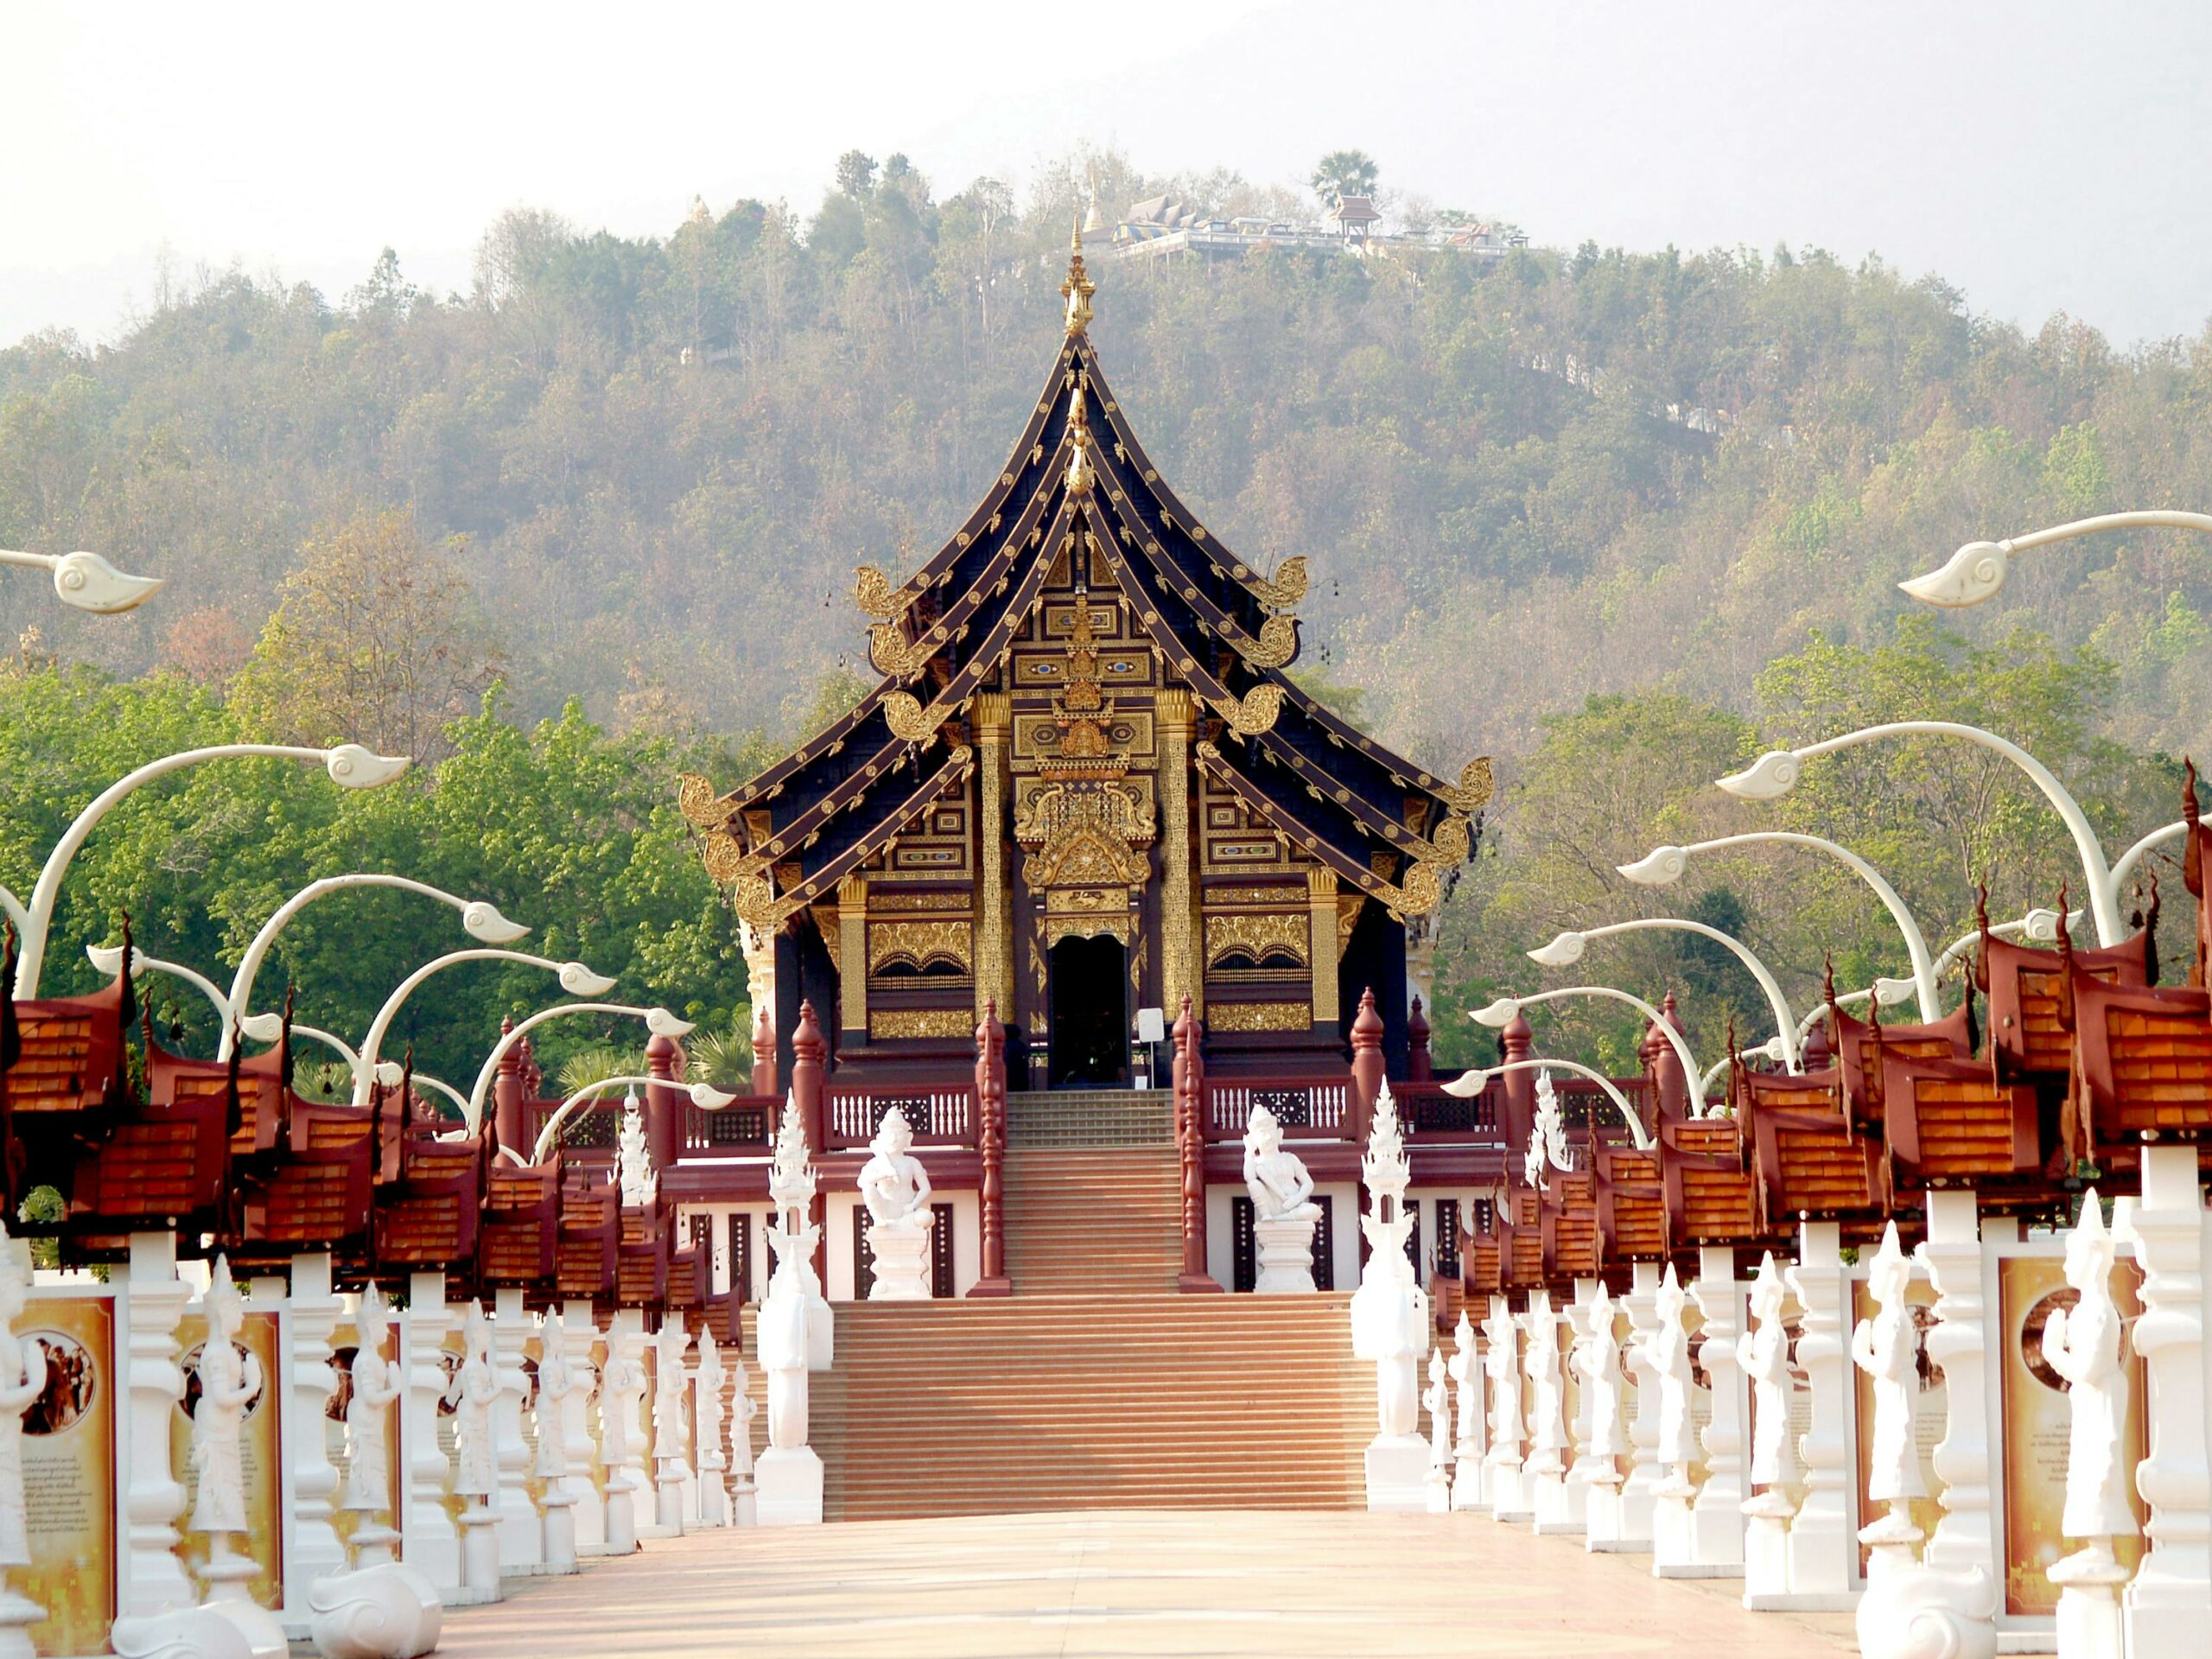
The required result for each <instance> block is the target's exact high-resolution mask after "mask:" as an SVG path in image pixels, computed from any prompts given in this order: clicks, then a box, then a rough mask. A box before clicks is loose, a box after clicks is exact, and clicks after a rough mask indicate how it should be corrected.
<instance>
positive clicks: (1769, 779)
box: [1719, 720, 2140, 945]
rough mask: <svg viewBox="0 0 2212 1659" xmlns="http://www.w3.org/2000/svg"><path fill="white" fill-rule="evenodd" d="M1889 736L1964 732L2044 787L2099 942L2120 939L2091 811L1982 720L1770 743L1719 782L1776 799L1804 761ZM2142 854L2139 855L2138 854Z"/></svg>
mask: <svg viewBox="0 0 2212 1659" xmlns="http://www.w3.org/2000/svg"><path fill="white" fill-rule="evenodd" d="M1885 737H1961V738H1964V739H1965V740H1966V741H1967V742H1969V743H1975V744H1979V745H1980V747H1983V748H1985V749H1988V750H1990V751H1991V752H1992V753H1997V754H2001V755H2003V756H2004V757H2005V759H2006V760H2010V761H2011V762H2012V764H2013V765H2014V766H2018V768H2019V769H2020V770H2021V771H2022V772H2025V773H2027V775H2028V778H2029V780H2030V781H2031V783H2033V784H2034V785H2035V786H2036V787H2037V789H2039V790H2041V791H2043V796H2044V799H2045V800H2047V801H2049V802H2050V804H2051V806H2052V808H2053V809H2054V810H2056V812H2057V814H2058V816H2059V817H2060V818H2061V819H2063V821H2064V822H2065V824H2066V828H2067V831H2068V833H2069V834H2070V835H2071V836H2073V837H2074V848H2075V852H2076V853H2078V854H2079V855H2080V856H2081V860H2082V878H2083V880H2084V882H2085V884H2086V885H2087V886H2088V889H2089V914H2090V915H2091V916H2092V917H2093V918H2095V921H2096V925H2097V943H2098V944H2104V945H2112V944H2119V943H2120V901H2119V887H2118V884H2117V883H2116V882H2115V881H2114V880H2113V869H2112V866H2110V865H2108V864H2107V863H2106V862H2105V853H2104V849H2103V848H2102V847H2101V846H2100V845H2099V844H2098V842H2097V836H2096V831H2095V830H2094V829H2091V828H2090V827H2089V820H2088V815H2087V814H2086V813H2084V812H2083V811H2082V804H2081V803H2080V802H2079V801H2077V800H2075V798H2074V797H2073V796H2072V795H2071V794H2070V793H2069V792H2068V791H2067V788H2066V785H2063V784H2062V783H2060V782H2059V781H2058V779H2057V778H2056V776H2055V775H2054V774H2053V773H2052V772H2051V770H2050V767H2048V766H2044V763H2043V762H2042V761H2040V760H2037V759H2036V758H2035V756H2033V755H2032V754H2030V753H2028V752H2027V751H2026V750H2025V749H2024V748H2022V747H2020V746H2019V745H2018V744H2017V743H2014V742H2012V741H2010V740H2008V739H2005V738H2002V737H1999V736H1998V735H1997V734H1995V733H1994V732H1985V731H1983V730H1982V729H1981V728H1980V727H1979V726H1961V725H1960V724H1958V723H1957V722H1956V721H1948V720H1896V721H1890V722H1888V723H1887V724H1885V725H1881V726H1869V727H1867V728H1866V729H1865V730H1864V731H1858V732H1846V733H1845V734H1843V735H1842V736H1840V737H1831V738H1827V739H1824V740H1822V741H1821V742H1818V743H1808V744H1807V745H1806V746H1805V747H1803V748H1802V749H1771V750H1769V751H1768V752H1767V753H1764V754H1763V755H1761V756H1760V757H1759V758H1758V760H1754V761H1753V762H1752V763H1751V765H1750V766H1746V767H1745V768H1744V770H1743V771H1741V772H1733V773H1731V774H1730V775H1729V776H1728V777H1726V778H1723V779H1720V780H1719V781H1720V787H1721V788H1723V789H1725V790H1726V791H1728V792H1729V793H1730V794H1731V795H1734V796H1738V797H1739V798H1742V799H1744V800H1747V801H1772V800H1778V799H1780V798H1782V797H1783V796H1784V795H1787V794H1788V793H1789V791H1791V790H1792V789H1794V788H1796V785H1797V780H1798V779H1799V778H1800V777H1802V775H1803V773H1804V763H1805V762H1806V761H1808V760H1813V759H1815V757H1817V756H1820V755H1823V754H1833V753H1835V752H1836V751H1837V750H1839V749H1851V748H1857V747H1859V745H1861V744H1863V743H1872V742H1874V741H1877V740H1878V739H1880V738H1885ZM2138 856H2140V855H2138Z"/></svg>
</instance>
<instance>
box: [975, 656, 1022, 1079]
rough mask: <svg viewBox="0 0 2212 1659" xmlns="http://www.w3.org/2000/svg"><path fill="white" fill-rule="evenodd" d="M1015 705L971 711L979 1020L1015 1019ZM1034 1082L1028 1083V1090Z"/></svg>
mask: <svg viewBox="0 0 2212 1659" xmlns="http://www.w3.org/2000/svg"><path fill="white" fill-rule="evenodd" d="M1013 707H1014V704H1013V699H1011V698H1010V697H1008V696H1007V694H1006V693H1005V692H1003V691H986V692H983V693H982V694H981V695H980V696H977V697H976V701H975V702H974V704H973V705H972V707H971V709H970V714H971V716H972V718H973V721H974V724H975V730H976V754H977V758H978V760H979V761H980V762H981V764H980V765H979V766H978V767H977V769H976V786H977V788H978V789H979V790H980V791H981V792H982V807H981V809H980V810H979V811H978V813H977V815H976V840H977V842H979V844H980V845H981V848H982V872H983V883H982V899H981V902H980V903H979V905H978V906H977V909H976V1020H978V1021H979V1022H980V1021H981V1020H982V1019H983V1017H984V1010H985V1008H986V1007H987V1006H988V1004H990V1003H991V1002H992V1001H996V1002H997V1004H998V1006H999V1007H1001V1008H1003V1009H1004V1010H1005V1011H1006V1012H1007V1014H1008V1015H1009V1016H1011V1015H1012V1014H1014V922H1013V915H1014V906H1013V903H1012V899H1011V895H1010V893H1009V892H1008V890H1007V857H1006V849H1007V823H1006V779H1007V745H1008V743H1009V741H1011V738H1012V735H1013V724H1012V722H1013V718H1014V716H1013ZM1028 1081H1029V1080H1028V1079H1027V1077H1024V1078H1023V1079H1022V1082H1023V1083H1024V1084H1027V1082H1028Z"/></svg>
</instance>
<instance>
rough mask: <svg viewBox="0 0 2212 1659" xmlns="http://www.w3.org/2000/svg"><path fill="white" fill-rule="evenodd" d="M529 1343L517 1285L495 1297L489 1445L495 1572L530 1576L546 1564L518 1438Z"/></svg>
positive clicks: (526, 1447)
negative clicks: (494, 1391) (494, 1477)
mask: <svg viewBox="0 0 2212 1659" xmlns="http://www.w3.org/2000/svg"><path fill="white" fill-rule="evenodd" d="M529 1345H530V1314H529V1313H528V1312H527V1311H526V1310H525V1309H524V1306H523V1303H522V1287H520V1286H519V1285H503V1286H501V1287H499V1288H498V1289H497V1290H496V1291H494V1292H493V1303H492V1366H493V1374H494V1375H495V1376H498V1378H499V1397H498V1398H497V1399H496V1400H494V1401H493V1403H492V1444H493V1450H494V1452H495V1453H496V1455H497V1458H498V1467H499V1491H498V1492H497V1493H495V1494H494V1495H493V1502H492V1509H493V1512H494V1513H495V1514H496V1515H498V1516H499V1570H500V1571H501V1572H502V1573H535V1572H536V1571H537V1569H538V1567H540V1566H541V1565H542V1564H543V1561H544V1560H545V1534H544V1526H543V1522H541V1521H540V1520H539V1519H538V1515H537V1505H536V1504H535V1503H531V1501H530V1443H529V1442H528V1441H527V1440H524V1439H523V1436H522V1408H523V1402H524V1400H526V1399H528V1398H529V1396H530V1373H529V1372H528V1371H526V1370H524V1369H523V1362H524V1359H525V1358H526V1357H527V1355H526V1353H525V1350H526V1349H527V1348H528V1347H529Z"/></svg>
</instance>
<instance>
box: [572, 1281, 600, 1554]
mask: <svg viewBox="0 0 2212 1659" xmlns="http://www.w3.org/2000/svg"><path fill="white" fill-rule="evenodd" d="M563 1314H564V1317H565V1318H566V1319H567V1320H568V1323H569V1366H570V1368H571V1370H573V1371H574V1372H575V1380H576V1387H575V1390H574V1391H573V1392H572V1393H570V1394H569V1397H568V1398H567V1399H565V1400H563V1401H562V1402H561V1449H562V1452H563V1454H564V1455H565V1456H566V1457H567V1459H568V1460H569V1472H568V1476H567V1478H566V1480H565V1483H564V1484H566V1485H567V1487H568V1489H569V1494H570V1496H571V1498H572V1500H573V1501H572V1502H571V1503H570V1505H569V1513H570V1514H571V1515H572V1516H574V1518H575V1530H576V1548H577V1549H578V1550H580V1551H582V1553H583V1554H587V1555H591V1554H601V1553H603V1552H604V1550H605V1548H606V1545H607V1499H606V1498H605V1497H602V1496H601V1492H600V1488H599V1486H598V1484H595V1483H594V1481H593V1479H592V1478H591V1474H592V1468H593V1465H595V1464H597V1463H598V1462H599V1460H600V1458H599V1444H598V1442H597V1441H595V1440H593V1439H592V1433H591V1408H592V1402H593V1400H594V1398H595V1397H596V1395H597V1391H598V1386H599V1370H598V1367H597V1366H596V1365H594V1363H592V1357H591V1356H592V1350H593V1348H594V1346H596V1345H597V1344H598V1342H599V1340H600V1335H599V1321H598V1320H597V1319H594V1317H593V1314H592V1306H591V1302H590V1300H589V1299H588V1298H586V1299H583V1300H576V1299H574V1298H571V1299H570V1300H569V1301H568V1302H567V1303H566V1304H565V1305H564V1308H563Z"/></svg>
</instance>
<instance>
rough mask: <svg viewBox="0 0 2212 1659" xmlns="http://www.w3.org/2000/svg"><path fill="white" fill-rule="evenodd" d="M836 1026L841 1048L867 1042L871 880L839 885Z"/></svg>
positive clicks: (852, 880) (853, 878)
mask: <svg viewBox="0 0 2212 1659" xmlns="http://www.w3.org/2000/svg"><path fill="white" fill-rule="evenodd" d="M837 1026H838V1028H839V1030H840V1031H841V1032H842V1039H841V1043H842V1046H844V1047H846V1048H853V1047H856V1046H860V1045H861V1044H863V1043H865V1042H867V1041H868V878H867V877H866V876H864V875H849V876H847V877H846V878H845V879H844V880H842V881H840V882H839V883H838V884H837Z"/></svg>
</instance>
